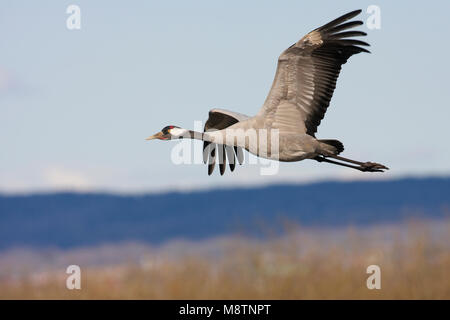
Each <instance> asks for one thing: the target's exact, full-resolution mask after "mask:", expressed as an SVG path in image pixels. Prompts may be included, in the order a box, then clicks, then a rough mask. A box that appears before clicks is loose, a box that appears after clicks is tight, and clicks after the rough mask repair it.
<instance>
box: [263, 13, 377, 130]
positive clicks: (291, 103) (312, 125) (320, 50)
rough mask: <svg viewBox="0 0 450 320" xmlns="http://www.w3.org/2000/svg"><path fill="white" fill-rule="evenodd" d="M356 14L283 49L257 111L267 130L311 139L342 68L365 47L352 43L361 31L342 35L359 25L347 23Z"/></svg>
mask: <svg viewBox="0 0 450 320" xmlns="http://www.w3.org/2000/svg"><path fill="white" fill-rule="evenodd" d="M359 13H361V10H356V11H353V12H350V13H347V14H345V15H343V16H341V17H340V18H337V19H335V20H333V21H331V22H329V23H327V24H325V25H324V26H322V27H320V28H317V29H315V30H313V31H311V32H310V33H308V34H307V35H306V36H304V37H303V38H301V39H300V40H299V41H298V42H297V43H295V44H293V45H292V46H290V47H289V48H288V49H286V50H285V51H284V52H283V53H282V54H281V55H280V57H279V59H278V67H277V71H276V74H275V79H274V82H273V84H272V88H271V89H270V92H269V95H268V97H267V99H266V101H265V103H264V105H263V107H262V108H261V110H260V111H259V116H262V117H264V118H265V122H266V126H268V127H272V128H277V129H279V130H280V131H284V132H292V133H307V134H309V135H311V136H314V135H315V133H316V132H317V127H318V126H319V124H320V121H321V120H322V119H323V117H324V115H325V112H326V110H327V107H328V105H329V104H330V100H331V97H332V95H333V91H334V89H335V87H336V80H337V78H338V76H339V72H340V70H341V66H342V65H343V64H344V63H345V62H347V59H348V58H349V57H351V56H352V55H354V54H357V53H360V52H369V51H368V50H366V49H364V48H362V47H361V46H369V44H368V43H366V42H363V41H360V40H356V39H353V37H356V36H365V35H366V33H364V32H362V31H354V30H352V31H344V30H348V29H351V28H353V27H356V26H359V25H362V24H363V22H362V21H350V22H346V21H348V20H350V19H352V18H353V17H355V16H357V15H358V14H359Z"/></svg>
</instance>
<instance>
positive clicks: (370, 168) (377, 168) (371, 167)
mask: <svg viewBox="0 0 450 320" xmlns="http://www.w3.org/2000/svg"><path fill="white" fill-rule="evenodd" d="M383 170H389V168H388V167H386V166H384V165H382V164H380V163H376V162H364V163H363V164H362V165H361V171H365V172H384V171H383Z"/></svg>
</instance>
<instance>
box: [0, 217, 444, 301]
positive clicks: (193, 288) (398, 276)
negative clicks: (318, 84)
mask: <svg viewBox="0 0 450 320" xmlns="http://www.w3.org/2000/svg"><path fill="white" fill-rule="evenodd" d="M290 229H292V230H290V231H289V232H287V234H286V235H284V236H282V237H272V238H270V239H267V240H264V241H262V240H261V241H255V240H250V239H246V238H245V237H242V236H236V237H233V238H229V239H228V240H222V241H220V243H221V244H220V245H217V250H216V251H215V253H213V254H211V252H209V253H208V254H205V253H204V252H203V253H202V252H201V250H197V252H196V251H195V250H191V251H189V250H187V251H184V250H181V251H183V252H184V253H183V254H181V253H180V254H176V255H169V254H167V253H166V252H165V251H166V249H164V248H161V249H160V250H158V251H152V254H149V255H147V256H145V257H144V258H142V259H140V260H139V261H130V262H129V263H121V264H117V265H103V266H96V267H94V266H90V267H89V266H87V267H84V266H81V268H82V288H81V290H68V289H66V287H65V281H66V277H67V275H66V274H65V273H64V271H56V270H55V271H52V272H50V271H49V272H46V273H42V272H41V273H34V272H31V271H30V272H28V273H23V274H20V275H15V276H14V277H12V276H2V277H0V288H1V290H0V298H1V299H15V298H20V299H450V250H449V249H450V222H449V221H445V222H438V223H436V222H435V223H433V224H431V223H428V222H409V223H405V224H403V225H401V226H379V227H376V228H372V229H366V230H362V229H352V228H349V229H346V230H343V231H339V232H336V231H335V230H328V231H327V230H323V229H322V230H314V229H303V228H297V227H291V228H290ZM196 245H198V246H200V245H199V244H191V246H193V247H195V246H196ZM210 251H211V250H210ZM118 254H120V250H119V252H118ZM372 264H376V265H379V266H380V268H381V289H380V290H369V289H368V288H367V286H366V280H367V277H368V276H369V274H367V273H366V268H367V266H369V265H372ZM30 269H31V270H32V268H30Z"/></svg>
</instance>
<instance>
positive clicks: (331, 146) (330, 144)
mask: <svg viewBox="0 0 450 320" xmlns="http://www.w3.org/2000/svg"><path fill="white" fill-rule="evenodd" d="M319 142H320V143H321V146H322V147H323V148H324V149H325V151H327V152H330V153H332V154H334V155H338V154H340V153H341V152H342V151H344V144H343V143H342V142H340V141H339V140H333V139H325V140H319Z"/></svg>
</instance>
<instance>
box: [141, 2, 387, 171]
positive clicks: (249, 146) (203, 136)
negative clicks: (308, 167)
mask: <svg viewBox="0 0 450 320" xmlns="http://www.w3.org/2000/svg"><path fill="white" fill-rule="evenodd" d="M360 13H361V10H356V11H352V12H350V13H347V14H345V15H343V16H341V17H339V18H337V19H335V20H333V21H331V22H329V23H327V24H325V25H323V26H321V27H319V28H317V29H315V30H313V31H311V32H309V33H308V34H307V35H305V36H304V37H303V38H301V39H300V40H299V41H298V42H296V43H294V44H293V45H292V46H290V47H289V48H287V49H286V50H284V51H283V52H282V53H281V55H280V57H279V58H278V66H277V71H276V74H275V79H274V81H273V84H272V88H271V89H270V92H269V94H268V96H267V98H266V100H265V102H264V104H263V106H262V108H261V109H260V111H259V112H258V113H257V114H256V115H255V116H253V117H250V116H246V115H243V114H240V113H236V112H232V111H228V110H223V109H212V110H211V111H210V112H209V118H208V120H207V121H206V123H205V127H204V132H195V131H192V130H187V129H183V128H180V127H177V126H166V127H165V128H163V129H162V130H161V131H160V132H158V133H156V134H154V135H152V136H150V137H148V138H147V140H152V139H160V140H172V139H179V138H190V139H198V140H202V141H204V145H203V160H204V162H205V163H207V164H208V174H209V175H210V174H211V173H212V172H213V170H214V167H215V165H216V162H218V163H219V169H220V174H221V175H222V174H223V173H224V172H225V168H226V161H227V158H228V162H229V166H230V169H231V171H233V170H234V168H235V165H236V158H237V160H238V162H239V163H240V164H242V162H243V158H244V155H243V150H242V149H245V150H247V151H249V152H250V153H253V154H255V155H257V156H260V157H264V158H268V159H274V160H278V161H289V162H291V161H300V160H304V159H313V160H316V161H319V162H328V163H332V164H335V165H340V166H345V167H349V168H353V169H356V170H359V171H365V172H383V170H387V169H388V168H387V167H386V166H384V165H382V164H379V163H375V162H361V161H356V160H352V159H348V158H344V157H342V156H339V154H340V153H341V152H342V151H344V145H343V144H342V143H341V142H340V141H338V140H333V139H317V138H316V136H315V134H316V132H317V127H318V126H319V124H320V122H321V120H322V119H323V117H324V115H325V112H326V110H327V108H328V106H329V104H330V100H331V97H332V95H333V92H334V89H335V87H336V80H337V78H338V76H339V73H340V70H341V66H342V65H343V64H344V63H346V62H347V60H348V58H350V57H351V56H352V55H354V54H357V53H360V52H369V51H368V50H367V49H365V48H364V46H369V44H368V43H366V42H363V41H361V40H357V39H354V37H360V36H366V35H367V34H366V33H364V32H362V31H357V30H353V28H354V27H356V26H360V25H362V24H363V22H362V21H359V20H357V21H349V20H351V19H352V18H354V17H355V16H357V15H358V14H360ZM251 130H256V131H260V132H261V131H262V130H265V131H264V132H265V133H264V134H266V136H265V137H264V135H257V136H256V139H250V138H249V137H248V136H247V135H248V134H247V133H248V131H251ZM274 132H276V135H275V133H274ZM244 135H245V137H242V136H244ZM229 136H231V137H232V138H231V139H230V138H229ZM261 136H263V137H264V139H262V138H261ZM273 137H276V138H277V140H274V139H273ZM274 141H276V144H277V148H273V146H275V143H274ZM268 150H270V151H268ZM216 157H217V158H218V159H217V160H218V161H216Z"/></svg>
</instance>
